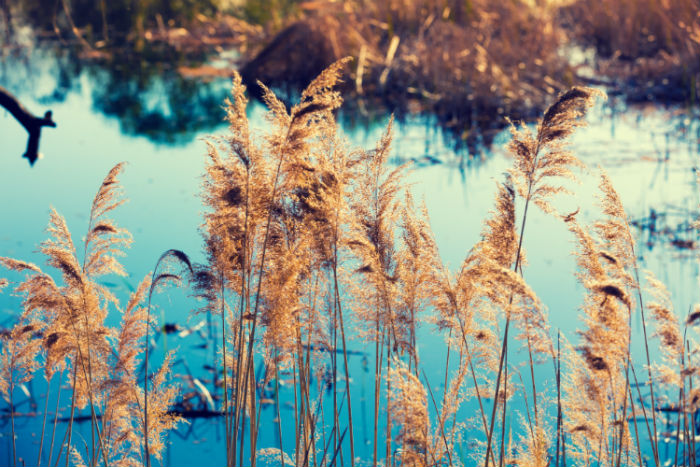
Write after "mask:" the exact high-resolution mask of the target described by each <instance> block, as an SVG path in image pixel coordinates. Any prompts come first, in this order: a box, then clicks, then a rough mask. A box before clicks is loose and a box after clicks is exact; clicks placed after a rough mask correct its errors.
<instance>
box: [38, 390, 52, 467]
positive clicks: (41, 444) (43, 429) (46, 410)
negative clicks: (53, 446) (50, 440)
mask: <svg viewBox="0 0 700 467" xmlns="http://www.w3.org/2000/svg"><path fill="white" fill-rule="evenodd" d="M50 390H51V378H49V380H48V381H47V382H46V396H45V399H46V400H45V401H44V419H43V421H42V422H41V440H40V441H39V454H37V456H36V465H41V453H42V451H43V449H44V433H45V432H46V417H47V415H48V413H49V393H50Z"/></svg>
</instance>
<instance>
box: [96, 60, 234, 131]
mask: <svg viewBox="0 0 700 467" xmlns="http://www.w3.org/2000/svg"><path fill="white" fill-rule="evenodd" d="M91 68H92V67H91ZM90 74H91V78H92V80H93V82H94V88H93V91H92V97H93V106H94V108H95V109H96V110H98V111H99V112H101V113H103V114H105V115H108V116H113V117H116V118H118V119H119V122H120V125H121V130H122V132H123V133H125V134H129V135H141V136H146V137H147V138H148V139H150V140H152V141H155V142H158V143H169V144H172V143H184V142H187V141H190V140H191V139H192V138H194V137H195V135H197V134H198V133H201V132H202V131H205V130H209V129H212V128H214V127H215V126H217V125H219V124H220V123H221V122H222V121H223V116H224V113H223V110H222V108H221V105H222V102H223V101H224V98H225V97H226V95H227V93H228V81H227V80H217V81H212V82H209V83H203V82H200V81H195V80H191V79H187V78H183V77H182V76H180V75H178V74H177V72H176V71H174V70H173V69H166V68H165V67H164V66H163V65H162V64H152V63H145V62H141V63H140V64H133V63H123V64H113V65H112V66H110V67H99V68H97V67H95V69H93V70H91V72H90Z"/></svg>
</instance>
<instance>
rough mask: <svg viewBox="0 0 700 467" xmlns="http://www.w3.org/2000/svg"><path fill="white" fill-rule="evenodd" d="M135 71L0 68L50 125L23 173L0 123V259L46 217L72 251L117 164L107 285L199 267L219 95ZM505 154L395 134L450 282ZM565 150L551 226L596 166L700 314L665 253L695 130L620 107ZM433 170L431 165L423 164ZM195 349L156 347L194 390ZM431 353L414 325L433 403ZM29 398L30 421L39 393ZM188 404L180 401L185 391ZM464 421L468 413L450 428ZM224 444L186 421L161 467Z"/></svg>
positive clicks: (531, 239)
mask: <svg viewBox="0 0 700 467" xmlns="http://www.w3.org/2000/svg"><path fill="white" fill-rule="evenodd" d="M139 70H140V71H139ZM139 70H136V71H134V70H123V69H122V70H120V71H116V72H115V71H114V70H112V69H108V68H101V67H100V66H98V65H94V64H93V65H88V66H78V65H76V64H73V63H71V62H70V60H68V59H59V60H57V59H55V58H54V57H53V55H52V54H51V53H44V52H35V53H33V54H30V55H29V56H25V57H23V58H22V59H12V58H9V59H6V60H5V61H4V62H3V63H2V64H0V85H2V86H4V87H6V88H8V89H10V90H11V91H12V92H14V93H15V94H16V95H17V97H18V98H19V99H20V100H21V101H22V102H23V103H24V105H25V106H26V107H28V108H29V109H30V110H32V111H33V112H35V113H37V114H40V113H43V112H44V110H46V109H49V108H50V109H52V111H53V116H54V120H55V121H56V122H57V123H58V127H57V128H56V129H51V128H45V129H44V130H43V133H42V138H41V146H40V150H41V152H42V153H43V154H44V157H43V158H42V159H40V160H38V161H37V163H36V164H35V166H34V167H29V164H28V163H27V161H26V160H25V159H22V158H21V157H20V155H21V154H22V153H23V152H24V148H25V145H26V133H25V132H24V130H23V128H22V127H21V126H19V124H18V123H17V122H16V121H15V120H14V119H13V118H12V116H10V115H9V114H8V113H7V112H5V111H4V110H2V111H0V256H9V257H14V258H21V259H24V260H29V261H32V262H36V263H37V264H43V258H41V256H40V255H39V254H38V253H37V252H36V248H37V245H38V244H39V243H40V242H41V241H42V240H44V239H45V238H46V234H45V232H44V229H45V227H46V225H47V222H48V213H49V209H50V207H53V208H55V209H56V210H57V211H58V212H59V213H61V214H62V215H63V216H65V218H66V221H67V223H68V226H69V227H70V229H71V231H72V233H73V238H74V240H75V241H76V242H79V241H80V239H81V238H82V237H83V235H84V232H85V229H86V228H87V225H86V224H87V216H88V214H89V209H90V204H91V201H92V197H93V196H94V194H95V192H96V190H97V188H98V186H99V184H100V182H101V180H102V178H103V177H104V176H105V175H106V173H107V172H108V171H109V169H110V168H111V167H113V166H114V165H115V164H116V163H118V162H121V161H126V162H127V163H128V165H127V167H126V169H125V172H124V174H123V176H122V178H121V180H122V183H123V186H124V191H125V194H126V196H127V198H128V199H129V202H128V203H127V204H125V205H124V206H122V207H120V208H119V210H118V211H117V212H116V213H115V215H114V217H115V220H116V221H117V223H118V225H120V226H121V227H125V228H127V229H128V230H129V231H131V233H132V234H133V241H134V242H133V246H132V247H131V248H130V250H129V251H128V253H127V256H126V257H125V258H124V259H123V264H124V265H125V267H126V269H127V271H129V276H128V277H127V278H126V279H125V280H121V279H118V278H116V279H110V280H108V281H107V282H106V285H108V286H109V287H110V288H111V289H112V290H113V291H114V292H115V293H116V294H117V295H118V297H119V298H121V299H122V300H125V298H126V296H127V294H128V293H129V291H130V289H131V288H133V287H134V286H135V285H136V284H137V283H138V282H139V281H140V280H141V278H143V277H144V276H145V275H146V274H148V273H149V272H150V271H151V270H152V268H153V267H154V264H155V262H156V260H157V258H158V257H159V256H160V254H161V253H162V252H164V251H165V250H167V249H169V248H177V249H180V250H183V251H185V252H187V253H188V254H189V255H191V257H192V258H193V259H194V260H195V261H203V259H204V257H203V254H202V239H201V236H200V232H199V226H200V224H201V211H202V205H201V202H200V200H199V198H198V194H199V190H200V183H201V176H202V173H203V167H204V165H203V164H204V155H205V146H204V143H203V142H202V138H204V137H206V136H207V135H209V134H220V133H222V132H225V131H226V128H225V126H224V125H222V124H220V123H218V122H221V119H222V117H223V113H222V110H221V105H222V101H223V98H224V97H225V96H226V92H227V91H226V90H227V88H228V83H227V82H226V81H221V80H219V81H213V82H208V83H200V82H197V81H191V80H186V79H183V78H180V77H178V76H177V75H176V73H174V71H173V70H169V69H167V68H163V69H148V67H147V66H146V67H142V68H140V69H139ZM263 114H264V109H262V107H261V106H260V105H258V104H253V105H252V106H251V109H250V118H251V121H252V124H253V126H255V127H258V128H259V129H262V128H263V127H264V120H263V118H262V117H263ZM388 118H389V116H388V115H386V116H385V117H384V118H381V119H379V121H376V122H373V123H371V124H365V125H356V126H353V127H352V128H349V127H344V128H341V131H342V132H343V133H345V134H346V135H347V137H348V138H349V139H350V141H351V142H352V144H353V145H356V146H360V147H363V148H367V149H369V148H372V147H373V146H374V144H375V141H376V140H377V139H378V138H379V137H380V135H381V133H382V132H383V130H384V125H385V124H386V122H387V121H388ZM508 139H509V134H508V132H507V131H505V132H503V133H501V134H499V135H498V136H497V137H496V138H495V143H494V145H493V146H492V147H490V148H481V149H480V151H479V153H478V154H472V155H471V156H470V157H469V158H465V157H464V154H461V153H460V154H459V155H457V154H455V153H454V151H453V149H452V148H451V146H450V145H449V143H447V142H446V141H448V139H447V138H445V137H443V134H442V132H441V131H440V130H439V129H436V127H435V123H434V120H433V119H431V118H430V117H425V116H414V117H409V118H407V120H406V121H405V122H402V123H399V124H398V125H396V127H395V133H394V144H393V155H394V161H395V162H397V163H398V162H402V161H405V160H415V161H417V162H416V163H415V164H414V166H413V168H412V170H411V173H410V175H409V177H408V179H407V180H408V182H409V183H410V185H411V190H412V191H413V192H414V195H415V196H416V198H417V199H419V200H424V201H425V203H426V205H427V208H428V212H429V214H430V219H431V225H432V227H433V230H434V232H435V236H436V238H437V242H438V245H439V247H440V252H441V255H442V258H443V260H444V261H445V262H446V263H447V264H448V265H449V267H450V269H452V270H456V269H457V268H458V267H459V265H460V263H461V261H462V260H463V258H464V257H465V255H466V254H467V252H468V251H469V249H470V248H471V247H472V246H473V245H474V244H475V243H476V242H477V241H478V240H479V232H480V231H481V228H482V221H483V220H484V219H485V217H486V216H487V214H488V212H489V211H490V210H491V209H492V206H493V194H494V191H495V183H496V181H499V180H502V176H503V174H504V173H505V171H506V170H507V169H508V168H509V167H510V165H511V159H510V157H509V155H508V154H507V153H506V152H505V144H506V143H507V141H508ZM572 148H573V150H574V152H575V153H576V154H577V155H578V156H579V157H580V158H581V159H582V160H583V161H584V162H585V163H586V164H587V165H588V166H589V167H590V172H589V173H584V174H582V175H581V181H582V183H581V184H580V185H575V184H572V185H571V189H572V190H574V191H575V193H576V196H575V197H572V198H562V199H561V200H559V201H558V203H557V206H558V207H560V208H561V210H562V211H563V212H572V211H574V210H576V209H577V208H580V210H581V216H580V219H584V220H589V221H592V220H595V219H596V218H597V216H598V213H599V211H598V209H597V208H596V204H595V194H596V186H597V176H596V173H597V172H596V170H597V168H596V167H597V166H598V165H600V166H601V167H603V168H604V169H605V170H606V171H607V172H608V173H609V175H610V177H611V179H612V180H613V182H614V184H615V187H616V188H617V190H618V191H619V193H620V195H621V197H622V199H623V202H624V204H625V206H626V209H627V211H628V213H629V216H630V218H631V219H633V220H639V221H640V222H641V221H642V220H643V219H644V218H647V217H649V216H650V213H651V211H652V210H653V211H654V212H656V213H657V219H658V220H657V231H660V232H661V233H657V234H655V235H653V236H650V235H649V232H648V230H647V231H642V230H635V234H636V236H637V239H638V243H639V245H640V246H639V248H638V251H639V253H640V257H641V260H642V263H643V265H644V267H646V268H649V269H651V270H653V271H654V272H655V274H656V275H657V277H659V278H660V279H661V280H662V281H664V282H665V283H666V284H667V285H668V286H669V289H670V290H671V292H672V295H673V298H674V304H675V308H676V310H677V313H678V315H679V316H681V317H682V316H684V315H685V314H686V313H687V310H688V309H689V307H690V306H691V305H692V304H693V303H697V302H698V300H699V299H700V297H699V295H700V293H699V287H698V280H699V272H698V262H697V257H698V252H697V250H694V249H688V248H678V246H674V244H673V241H672V240H674V239H675V243H676V245H680V242H679V241H678V240H684V241H694V242H695V245H697V242H698V235H697V232H695V233H692V232H685V231H683V228H684V225H685V224H684V223H686V224H687V222H688V221H689V220H692V219H695V218H697V217H698V206H699V205H700V200H699V197H698V194H699V187H698V182H697V178H696V173H697V171H696V169H697V167H698V156H699V155H700V125H699V124H698V118H697V115H696V116H692V115H689V114H688V113H686V112H682V111H679V110H677V109H663V108H660V107H653V106H652V107H648V108H626V107H625V106H624V104H622V103H619V102H612V101H608V102H607V103H602V102H600V103H599V104H598V105H597V106H596V108H595V109H594V110H593V111H592V112H591V114H590V117H589V126H588V127H587V128H585V129H582V130H580V131H578V132H577V133H576V134H575V136H574V137H573V140H572ZM460 157H461V158H460ZM434 159H438V160H441V161H443V163H432V162H431V161H432V160H434ZM531 213H532V214H531V216H530V217H529V218H528V225H527V230H526V233H525V241H524V245H525V248H526V250H527V257H528V264H527V267H526V268H525V269H524V274H525V277H526V279H527V281H528V283H529V284H530V285H531V286H532V288H533V289H534V290H535V291H536V292H537V294H538V295H539V297H540V298H541V299H542V301H543V303H545V305H546V306H547V308H548V312H549V317H550V324H551V327H552V329H554V330H556V329H560V330H561V331H562V333H564V334H565V335H567V336H569V337H570V338H571V339H575V336H574V334H573V330H574V329H575V328H576V327H577V325H578V324H577V323H578V322H577V318H576V317H577V314H578V307H579V305H580V304H581V301H582V289H581V287H580V286H579V285H578V284H577V283H576V281H575V277H574V274H573V273H574V271H575V265H574V260H573V256H572V251H573V250H574V248H575V245H574V243H573V238H572V237H571V235H570V234H569V233H568V231H567V230H566V228H565V226H564V225H563V223H562V222H560V221H558V220H556V219H553V218H552V217H551V216H547V215H544V214H542V213H541V212H538V211H531ZM664 227H667V228H666V230H664ZM3 274H4V273H3ZM3 274H0V277H2V275H3ZM157 301H158V305H159V306H160V309H161V311H162V316H163V318H164V321H165V322H170V323H178V324H180V325H181V326H194V325H196V324H197V323H199V322H201V321H202V320H204V319H205V318H204V317H194V318H190V319H189V321H188V317H189V311H190V309H191V308H192V307H193V303H192V300H190V299H188V298H187V297H186V293H185V292H182V291H173V292H172V293H169V294H165V293H164V294H161V295H160V296H159V297H158V298H157ZM18 305H19V300H18V299H17V298H16V297H13V296H11V295H10V294H9V293H7V290H6V291H5V293H3V294H1V295H0V326H1V327H9V326H11V323H12V320H13V317H14V316H16V313H17V310H18ZM162 320H163V319H162ZM637 321H638V320H637ZM635 326H636V328H635V330H636V332H641V331H640V328H639V326H640V323H639V322H636V323H635ZM159 342H161V343H162V341H159ZM201 342H202V338H200V337H196V336H195V337H192V336H191V337H189V338H184V339H180V338H178V337H177V336H176V335H172V336H168V337H167V346H168V348H178V347H179V349H180V351H179V352H178V356H180V357H182V358H183V359H184V360H185V361H186V363H187V367H188V368H190V369H191V370H192V374H193V375H194V376H196V377H199V378H202V379H203V380H204V379H206V378H207V375H206V371H205V370H203V369H201V368H202V367H203V365H204V364H206V363H207V362H209V363H211V361H212V359H213V358H214V357H213V353H212V349H211V348H207V349H201V348H200V347H199V344H200V343H201ZM441 342H442V337H440V336H438V335H436V334H435V333H434V332H433V331H432V329H431V327H430V325H426V326H424V328H423V329H422V330H421V332H420V342H419V345H420V347H421V350H420V352H421V353H420V355H421V359H422V361H423V363H424V365H425V371H426V374H427V377H428V378H429V380H430V381H431V385H432V386H433V388H435V390H437V391H442V386H441V383H440V380H441V378H442V377H443V375H444V373H443V371H444V370H443V368H444V345H442V344H441ZM349 347H350V348H351V349H352V350H356V351H360V352H362V351H365V349H364V348H363V343H362V342H360V341H356V340H355V341H353V342H352V343H351V344H350V346H349ZM640 352H641V348H639V349H637V350H636V352H635V353H636V354H638V355H640V356H641V353H640ZM372 358H373V357H371V358H370V361H371V360H372ZM351 365H352V367H353V368H354V369H355V371H351V374H354V375H359V376H356V377H357V379H356V380H353V381H352V384H353V388H354V389H353V391H354V392H353V398H354V399H357V403H355V402H353V407H358V408H360V407H362V408H360V409H354V411H355V410H357V411H358V412H359V415H355V417H356V419H363V420H366V421H365V423H366V425H365V426H371V421H370V420H371V418H372V402H371V390H372V389H371V384H370V379H371V374H370V373H366V372H365V371H364V369H363V368H364V365H363V362H362V357H361V356H356V357H351ZM550 367H551V365H550V366H547V365H545V366H543V368H541V369H540V370H539V373H538V374H537V377H538V378H543V379H545V378H546V379H548V380H550V381H551V380H552V378H553V375H551V368H550ZM183 368H184V366H183V365H182V364H178V365H177V366H176V368H175V373H184V372H185V370H184V369H183ZM38 380H41V377H39V378H38ZM365 383H366V384H365ZM30 389H31V391H32V395H33V397H35V398H36V400H38V401H39V402H40V403H41V404H40V406H43V394H44V391H45V385H43V386H42V384H41V383H39V382H38V381H37V382H35V384H34V385H33V386H31V388H30ZM189 390H190V389H187V388H185V389H184V392H188V391H189ZM284 391H285V390H284V389H283V392H284ZM363 395H366V397H367V400H366V403H365V401H363V400H362V398H363ZM283 397H284V394H283ZM28 407H29V404H28V403H27V404H25V405H24V406H20V407H19V408H18V411H20V412H28V411H29V410H28ZM468 410H469V408H468V407H467V408H465V409H464V410H463V413H467V412H468ZM285 412H286V414H287V415H285ZM460 413H462V412H460ZM273 418H274V414H273V410H265V412H264V413H263V416H262V421H263V427H264V428H263V433H262V434H261V439H260V442H259V447H261V448H264V447H271V446H276V445H277V444H276V440H275V438H274V436H273V435H272V432H273V431H275V430H272V428H273V427H274V425H273V423H272V420H273ZM282 418H283V426H287V425H288V426H289V429H290V430H293V428H292V427H293V421H292V420H290V419H291V418H292V412H291V411H289V410H283V414H282ZM0 424H1V425H0V426H1V427H2V428H1V429H0V431H2V432H3V434H2V438H0V449H1V450H2V453H0V462H1V463H5V462H6V461H7V460H8V459H9V456H10V447H9V444H8V443H9V422H7V420H6V419H3V421H2V422H0ZM39 424H40V419H37V418H33V417H27V418H22V419H21V420H19V421H18V426H19V428H18V433H19V437H18V447H19V450H20V456H21V457H25V458H27V459H28V463H29V464H31V463H33V462H34V460H32V457H31V456H34V455H36V454H35V450H36V444H37V443H38V436H37V430H38V428H39V427H40V425H39ZM266 426H267V427H269V430H266V429H265V427H266ZM6 428H7V429H6ZM88 430H89V428H88ZM223 436H224V428H223V424H221V423H220V421H218V420H216V419H210V420H193V421H192V423H191V424H190V425H189V426H183V427H181V428H180V429H179V430H178V434H173V435H171V445H170V448H169V452H168V456H167V458H166V460H165V465H172V466H178V465H192V464H193V463H194V462H197V463H199V462H201V460H202V459H203V458H206V459H207V462H206V464H207V465H213V464H215V463H217V464H223V463H224V462H225V460H224V457H225V451H224V446H223V442H222V439H223ZM369 436H370V433H369V432H368V431H365V433H364V435H361V434H356V438H357V439H356V444H358V455H359V456H360V457H362V458H363V459H369V458H370V457H371V449H370V447H369V446H368V444H367V443H366V442H365V440H366V439H367V437H369ZM181 438H182V439H181ZM203 456H205V457H203ZM210 461H211V462H210Z"/></svg>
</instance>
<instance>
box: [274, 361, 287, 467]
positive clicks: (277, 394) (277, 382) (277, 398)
mask: <svg viewBox="0 0 700 467" xmlns="http://www.w3.org/2000/svg"><path fill="white" fill-rule="evenodd" d="M277 359H278V357H277V356H276V357H275V408H276V410H277V435H278V436H279V438H280V464H281V465H282V467H285V464H284V443H283V442H282V417H281V415H280V377H279V368H278V367H279V365H278V363H277Z"/></svg>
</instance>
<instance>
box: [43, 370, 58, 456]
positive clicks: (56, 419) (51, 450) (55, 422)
mask: <svg viewBox="0 0 700 467" xmlns="http://www.w3.org/2000/svg"><path fill="white" fill-rule="evenodd" d="M60 401H61V378H60V377H59V378H58V395H57V396H56V411H55V412H54V418H53V429H52V430H51V446H50V447H49V462H48V463H47V464H46V465H47V466H49V467H50V466H51V459H52V458H53V444H54V440H55V439H56V425H57V424H58V407H59V402H60ZM59 457H60V455H59Z"/></svg>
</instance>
